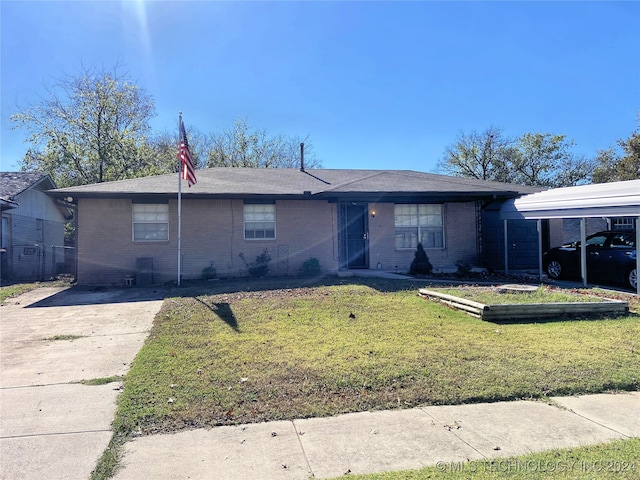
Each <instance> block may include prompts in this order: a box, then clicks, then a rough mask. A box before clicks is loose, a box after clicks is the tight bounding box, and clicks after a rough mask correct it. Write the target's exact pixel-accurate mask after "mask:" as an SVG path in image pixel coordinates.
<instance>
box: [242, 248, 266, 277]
mask: <svg viewBox="0 0 640 480" xmlns="http://www.w3.org/2000/svg"><path fill="white" fill-rule="evenodd" d="M238 256H239V257H240V258H242V261H243V262H244V264H245V265H246V266H247V270H249V275H251V276H252V277H254V278H260V277H266V276H267V274H268V273H269V262H270V261H271V256H270V255H269V253H267V249H266V248H265V249H264V250H263V251H262V253H261V254H260V255H258V256H257V257H256V261H255V262H254V263H248V262H247V260H246V259H245V258H244V253H242V252H241V253H240V254H239V255H238Z"/></svg>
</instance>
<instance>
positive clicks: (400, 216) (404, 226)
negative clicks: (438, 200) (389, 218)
mask: <svg viewBox="0 0 640 480" xmlns="http://www.w3.org/2000/svg"><path fill="white" fill-rule="evenodd" d="M443 218H444V214H443V206H442V205H440V204H424V203H420V204H416V203H413V204H396V205H395V224H396V248H398V249H402V248H416V247H417V246H418V243H422V246H423V247H424V248H443V247H444V220H443Z"/></svg>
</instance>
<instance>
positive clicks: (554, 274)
mask: <svg viewBox="0 0 640 480" xmlns="http://www.w3.org/2000/svg"><path fill="white" fill-rule="evenodd" d="M547 275H549V278H560V277H561V276H562V265H560V262H559V261H558V260H555V259H554V260H551V261H550V262H549V264H548V265H547Z"/></svg>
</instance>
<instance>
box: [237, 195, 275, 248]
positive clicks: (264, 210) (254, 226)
mask: <svg viewBox="0 0 640 480" xmlns="http://www.w3.org/2000/svg"><path fill="white" fill-rule="evenodd" d="M243 220H244V239H245V240H249V241H255V240H258V241H260V240H262V241H264V240H275V239H276V205H275V203H245V204H244V210H243ZM259 232H261V233H262V235H263V236H256V235H257V234H258V233H259ZM270 232H273V236H268V235H269V234H270ZM248 234H249V235H248Z"/></svg>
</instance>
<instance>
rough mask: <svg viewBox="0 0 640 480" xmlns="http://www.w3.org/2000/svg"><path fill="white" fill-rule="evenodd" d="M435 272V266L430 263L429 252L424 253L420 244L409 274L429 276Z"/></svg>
mask: <svg viewBox="0 0 640 480" xmlns="http://www.w3.org/2000/svg"><path fill="white" fill-rule="evenodd" d="M432 270H433V265H431V262H430V261H429V257H428V256H427V252H425V251H424V247H423V246H422V243H419V244H418V249H417V250H416V254H415V257H414V259H413V261H412V262H411V266H410V267H409V273H410V274H411V275H428V274H430V273H431V271H432Z"/></svg>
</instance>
